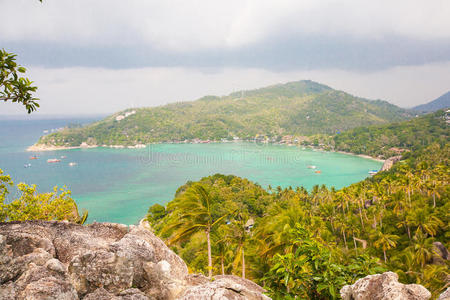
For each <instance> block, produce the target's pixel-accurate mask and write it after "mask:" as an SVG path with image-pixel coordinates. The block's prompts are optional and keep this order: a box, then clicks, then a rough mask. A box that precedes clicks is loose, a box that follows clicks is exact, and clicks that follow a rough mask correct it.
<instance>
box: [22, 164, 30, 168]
mask: <svg viewBox="0 0 450 300" xmlns="http://www.w3.org/2000/svg"><path fill="white" fill-rule="evenodd" d="M23 167H24V168H29V167H31V164H24V165H23Z"/></svg>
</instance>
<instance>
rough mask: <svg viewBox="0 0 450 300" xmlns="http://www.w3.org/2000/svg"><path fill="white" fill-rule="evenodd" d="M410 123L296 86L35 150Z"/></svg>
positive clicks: (126, 116)
mask: <svg viewBox="0 0 450 300" xmlns="http://www.w3.org/2000/svg"><path fill="white" fill-rule="evenodd" d="M410 117H411V113H410V112H409V111H407V110H405V109H402V108H399V107H397V106H395V105H392V104H389V103H387V102H385V101H381V100H375V101H370V100H367V99H363V98H358V97H354V96H352V95H350V94H347V93H345V92H342V91H337V90H334V89H331V88H330V87H328V86H325V85H322V84H319V83H316V82H312V81H298V82H290V83H287V84H278V85H273V86H269V87H265V88H261V89H256V90H250V91H241V92H235V93H232V94H230V95H228V96H223V97H215V96H207V97H203V98H201V99H198V100H196V101H193V102H180V103H174V104H168V105H164V106H159V107H152V108H139V109H128V110H125V111H122V112H119V113H116V114H114V115H112V116H109V117H107V118H105V119H104V120H102V121H99V122H96V123H93V124H91V125H88V126H86V127H83V128H71V129H65V130H62V131H60V132H58V133H54V134H50V135H48V136H45V137H43V138H41V139H40V140H39V142H38V144H44V145H55V146H79V145H80V144H81V143H82V142H86V143H88V144H93V145H94V144H95V145H135V144H139V143H150V142H165V141H175V140H180V141H182V140H186V139H188V140H189V139H195V138H198V139H202V140H207V139H210V140H220V139H223V138H225V139H232V138H233V137H239V138H241V139H250V138H253V137H255V135H257V134H259V135H266V136H269V137H274V136H281V135H312V134H317V133H325V134H334V133H336V132H340V131H345V130H348V129H351V128H355V127H359V126H367V125H373V124H384V123H388V122H394V121H401V120H405V119H408V118H410Z"/></svg>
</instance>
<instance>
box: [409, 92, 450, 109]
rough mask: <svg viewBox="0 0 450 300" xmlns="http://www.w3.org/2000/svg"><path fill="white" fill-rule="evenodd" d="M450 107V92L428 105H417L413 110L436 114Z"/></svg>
mask: <svg viewBox="0 0 450 300" xmlns="http://www.w3.org/2000/svg"><path fill="white" fill-rule="evenodd" d="M449 107H450V91H448V92H447V93H445V94H443V95H441V96H439V97H438V98H436V99H434V100H432V101H430V102H428V103H425V104H421V105H417V106H415V107H413V108H412V109H413V110H415V111H419V112H434V111H437V110H440V109H443V108H449Z"/></svg>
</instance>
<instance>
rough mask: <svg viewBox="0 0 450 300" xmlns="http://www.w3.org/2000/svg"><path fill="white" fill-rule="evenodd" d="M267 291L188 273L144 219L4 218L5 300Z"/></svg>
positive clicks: (137, 299)
mask: <svg viewBox="0 0 450 300" xmlns="http://www.w3.org/2000/svg"><path fill="white" fill-rule="evenodd" d="M263 292H264V290H263V289H262V288H261V287H260V286H258V285H256V284H255V283H253V282H251V281H248V280H244V279H241V278H239V277H236V276H218V277H216V278H215V280H214V281H210V280H209V279H208V278H206V277H204V276H202V275H190V274H188V268H187V266H186V264H185V263H184V261H183V260H182V259H181V258H180V257H179V256H177V255H176V254H175V253H174V252H173V251H172V250H170V249H169V248H168V247H167V246H166V245H165V244H164V242H163V241H162V240H160V239H159V238H158V237H156V236H155V235H154V234H153V233H152V232H151V230H150V228H149V226H148V224H146V223H145V222H141V223H140V224H139V226H127V225H122V224H112V223H94V224H91V225H87V226H82V225H78V224H73V223H68V222H55V221H51V222H47V221H27V222H10V223H0V299H5V300H13V299H32V300H38V299H39V300H40V299H49V300H50V299H62V300H72V299H87V300H103V299H105V300H106V299H112V300H148V299H161V300H165V299H268V297H266V296H264V295H263ZM208 295H209V296H208Z"/></svg>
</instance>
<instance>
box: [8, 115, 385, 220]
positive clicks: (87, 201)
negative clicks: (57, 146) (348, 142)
mask: <svg viewBox="0 0 450 300" xmlns="http://www.w3.org/2000/svg"><path fill="white" fill-rule="evenodd" d="M89 121H92V119H88V118H77V119H54V120H5V119H3V120H2V119H0V168H1V169H3V171H4V172H5V173H6V174H10V175H11V176H12V177H13V180H14V181H15V182H16V183H17V182H26V183H29V184H36V185H37V186H38V187H39V191H40V192H46V191H50V190H51V189H52V187H53V186H55V185H58V186H64V185H65V186H67V187H68V188H69V189H70V190H71V191H72V193H73V198H74V199H75V200H76V201H77V203H78V206H79V208H80V209H81V208H86V209H88V210H89V220H88V221H89V222H93V221H98V222H120V223H125V224H134V223H136V222H138V220H139V219H140V218H142V217H143V216H144V215H145V214H146V212H147V209H148V207H149V206H151V205H152V204H154V203H161V204H164V203H166V202H168V201H170V200H171V199H172V198H173V195H174V193H175V191H176V189H177V188H178V187H179V186H180V185H182V184H184V183H185V182H186V181H188V180H198V179H200V178H201V177H204V176H208V175H212V174H215V173H223V174H234V175H238V176H241V177H246V178H249V179H250V180H253V181H255V182H258V183H259V184H260V185H262V186H263V187H267V186H268V185H271V186H272V187H276V186H278V185H280V186H282V187H288V186H293V187H295V186H304V187H306V188H308V189H310V188H311V187H312V186H314V185H316V184H320V185H321V184H325V185H327V186H329V187H331V186H334V187H336V188H341V187H343V186H346V185H349V184H351V183H354V182H357V181H359V180H362V179H364V178H366V177H367V176H368V172H369V171H370V170H374V169H379V168H380V167H381V165H382V163H380V162H377V161H374V160H370V159H365V158H361V157H357V156H352V155H346V154H340V153H332V152H321V151H313V150H307V149H305V150H302V149H301V148H298V147H288V146H280V145H263V144H253V143H242V142H239V143H234V142H232V143H211V144H156V145H149V146H148V147H147V148H145V149H111V148H94V149H72V150H63V151H51V152H41V153H30V152H26V151H25V150H26V148H27V147H28V146H29V145H31V144H33V143H34V142H36V141H37V139H38V138H39V136H40V135H42V134H43V131H44V130H51V129H54V128H58V127H61V126H64V125H66V124H69V123H86V122H89ZM33 154H35V155H37V156H38V157H39V159H37V160H30V159H29V157H30V156H31V155H33ZM61 156H66V158H62V159H61V162H60V163H53V164H50V163H47V159H49V158H61ZM69 162H75V163H77V165H76V166H69ZM28 163H29V164H31V166H30V167H28V168H25V167H24V164H28ZM312 165H314V166H316V167H317V168H316V169H315V170H314V169H310V168H308V166H312ZM316 170H320V171H321V173H320V174H319V173H315V171H316ZM14 196H17V195H16V192H14V191H13V192H12V193H11V195H10V196H9V197H10V199H11V198H12V197H14Z"/></svg>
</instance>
